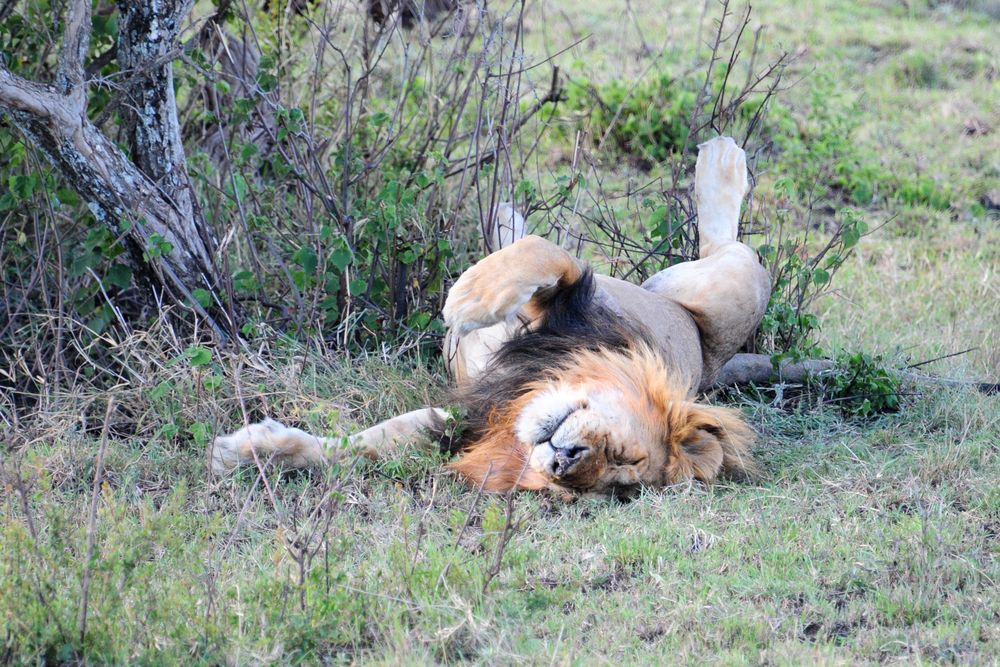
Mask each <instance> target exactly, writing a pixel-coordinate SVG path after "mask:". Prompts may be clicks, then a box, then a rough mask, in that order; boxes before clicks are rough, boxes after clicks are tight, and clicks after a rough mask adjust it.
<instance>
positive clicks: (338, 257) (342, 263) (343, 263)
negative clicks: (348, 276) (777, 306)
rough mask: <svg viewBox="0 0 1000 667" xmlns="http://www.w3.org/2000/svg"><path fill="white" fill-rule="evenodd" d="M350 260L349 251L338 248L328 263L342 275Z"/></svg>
mask: <svg viewBox="0 0 1000 667" xmlns="http://www.w3.org/2000/svg"><path fill="white" fill-rule="evenodd" d="M351 259H352V256H351V251H350V250H349V249H347V248H338V249H337V250H334V251H333V254H331V255H330V262H331V263H332V264H333V265H334V266H335V267H337V270H338V271H340V272H341V273H343V272H344V269H346V268H347V267H348V265H349V264H350V263H351Z"/></svg>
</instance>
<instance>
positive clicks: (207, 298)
mask: <svg viewBox="0 0 1000 667" xmlns="http://www.w3.org/2000/svg"><path fill="white" fill-rule="evenodd" d="M191 296H193V297H194V298H195V300H196V301H197V302H198V303H199V304H201V307H202V308H208V307H210V306H211V305H212V293H211V292H209V291H208V290H207V289H202V288H201V287H198V288H196V289H193V290H191Z"/></svg>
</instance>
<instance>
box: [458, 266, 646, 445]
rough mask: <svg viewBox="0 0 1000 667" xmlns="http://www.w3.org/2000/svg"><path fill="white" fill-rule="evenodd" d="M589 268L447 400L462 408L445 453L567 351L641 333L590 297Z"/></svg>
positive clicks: (475, 433) (621, 343) (484, 426)
mask: <svg viewBox="0 0 1000 667" xmlns="http://www.w3.org/2000/svg"><path fill="white" fill-rule="evenodd" d="M595 291H596V283H595V280H594V275H593V272H592V271H591V270H590V269H587V270H586V271H584V273H583V275H582V276H581V277H580V279H579V280H577V281H576V282H574V283H573V284H571V285H568V286H566V287H564V288H559V289H557V290H556V291H555V292H554V293H553V294H552V295H551V296H550V297H549V298H548V300H546V301H545V302H544V303H543V304H542V306H543V308H542V309H543V311H544V313H545V314H544V316H543V319H542V322H541V324H540V325H539V326H538V327H537V328H535V329H533V330H528V329H527V328H523V329H522V331H521V333H519V334H518V335H516V336H514V337H513V338H512V339H511V340H509V341H507V342H506V343H504V345H503V347H501V348H500V350H499V351H498V352H497V354H496V357H495V358H494V359H493V361H492V362H491V363H490V365H489V366H488V367H487V368H486V369H485V370H484V371H483V372H482V373H481V374H480V375H479V377H478V378H476V379H475V380H474V381H472V382H469V383H468V384H467V385H465V386H461V387H458V389H456V391H455V393H454V395H453V402H454V403H455V404H457V405H459V406H461V408H462V409H463V411H464V418H463V419H462V422H463V423H462V429H461V432H460V434H459V435H458V437H457V438H456V439H455V440H453V441H452V442H448V443H444V444H443V446H444V447H445V448H446V449H448V450H450V451H451V452H456V451H458V450H460V449H462V448H463V447H464V446H465V445H467V444H470V443H472V442H475V441H476V440H478V439H479V438H480V437H481V436H482V435H483V434H485V433H486V432H487V430H488V429H489V423H488V422H489V417H490V414H491V413H492V412H494V411H497V410H499V409H502V408H503V407H504V406H505V405H507V404H508V403H510V402H511V401H513V400H515V399H517V398H518V397H519V396H521V395H522V394H524V392H525V387H526V386H527V385H528V384H529V383H530V382H533V381H535V380H538V379H540V378H543V377H544V376H545V375H547V374H548V373H550V372H551V371H553V370H556V369H559V368H561V367H562V366H563V365H564V364H565V362H566V360H567V359H568V358H569V356H570V355H571V354H572V353H573V352H579V351H580V350H598V349H603V350H607V349H611V350H617V349H626V348H630V347H633V346H634V345H635V344H636V343H637V342H639V341H642V340H645V339H646V338H647V336H646V334H645V333H643V332H642V331H639V330H637V329H636V328H634V327H631V326H629V325H627V324H625V323H624V322H623V320H622V318H621V317H619V316H617V315H615V314H614V313H612V312H611V311H610V310H609V309H607V308H606V307H604V306H603V305H601V304H600V303H599V302H598V300H597V299H595Z"/></svg>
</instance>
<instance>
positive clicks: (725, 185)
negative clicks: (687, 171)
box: [694, 137, 748, 204]
mask: <svg viewBox="0 0 1000 667" xmlns="http://www.w3.org/2000/svg"><path fill="white" fill-rule="evenodd" d="M747 185H748V183H747V156H746V153H745V152H743V149H742V148H740V147H739V146H738V145H737V144H736V142H735V141H733V139H732V138H731V137H716V138H714V139H711V140H709V141H706V142H705V143H703V144H700V145H699V146H698V162H697V164H696V166H695V179H694V188H695V195H696V196H697V197H698V199H699V200H703V201H704V200H707V199H708V200H714V201H718V202H720V203H721V202H726V203H730V202H737V204H738V202H740V201H741V200H742V199H743V195H744V194H746V191H747Z"/></svg>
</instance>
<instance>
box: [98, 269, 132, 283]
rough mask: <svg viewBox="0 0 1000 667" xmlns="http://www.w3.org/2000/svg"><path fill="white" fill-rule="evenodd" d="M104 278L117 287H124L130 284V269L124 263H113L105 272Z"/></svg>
mask: <svg viewBox="0 0 1000 667" xmlns="http://www.w3.org/2000/svg"><path fill="white" fill-rule="evenodd" d="M104 280H105V282H107V283H108V284H109V285H114V286H115V287H117V288H118V289H126V288H127V287H128V286H129V285H131V284H132V269H130V268H128V267H127V266H125V265H124V264H113V265H112V266H111V268H109V269H108V272H107V274H105V276H104Z"/></svg>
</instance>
